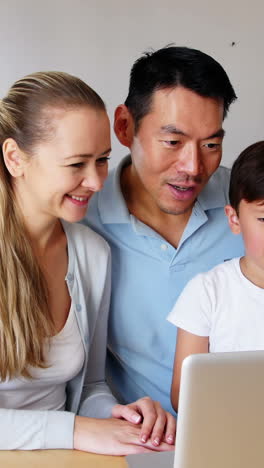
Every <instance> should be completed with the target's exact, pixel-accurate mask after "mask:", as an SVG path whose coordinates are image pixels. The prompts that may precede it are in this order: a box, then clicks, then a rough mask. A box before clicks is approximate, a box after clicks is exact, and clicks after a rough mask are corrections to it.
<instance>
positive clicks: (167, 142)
mask: <svg viewBox="0 0 264 468" xmlns="http://www.w3.org/2000/svg"><path fill="white" fill-rule="evenodd" d="M164 143H165V144H166V145H167V146H177V145H178V144H179V143H180V142H179V140H164Z"/></svg>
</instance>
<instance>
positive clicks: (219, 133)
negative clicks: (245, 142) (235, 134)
mask: <svg viewBox="0 0 264 468" xmlns="http://www.w3.org/2000/svg"><path fill="white" fill-rule="evenodd" d="M224 136H225V130H224V129H223V128H220V129H219V130H217V132H215V133H213V135H210V136H209V137H207V138H205V140H210V139H211V138H224Z"/></svg>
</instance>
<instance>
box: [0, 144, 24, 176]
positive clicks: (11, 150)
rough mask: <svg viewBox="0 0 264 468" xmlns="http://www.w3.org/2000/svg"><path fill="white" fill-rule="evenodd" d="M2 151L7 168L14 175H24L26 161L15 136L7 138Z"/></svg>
mask: <svg viewBox="0 0 264 468" xmlns="http://www.w3.org/2000/svg"><path fill="white" fill-rule="evenodd" d="M2 152H3V157H4V161H5V165H6V168H7V169H8V171H9V172H10V174H11V175H12V176H13V177H20V176H21V175H23V171H24V162H25V159H24V158H23V155H22V151H21V150H20V148H19V147H18V145H17V143H16V141H15V140H14V139H13V138H7V139H6V140H5V141H4V143H3V145H2Z"/></svg>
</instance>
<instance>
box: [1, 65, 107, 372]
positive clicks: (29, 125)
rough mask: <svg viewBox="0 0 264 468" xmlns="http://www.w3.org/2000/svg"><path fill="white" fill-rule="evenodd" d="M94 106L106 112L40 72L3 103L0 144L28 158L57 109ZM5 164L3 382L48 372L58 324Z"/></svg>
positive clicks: (78, 89) (85, 92)
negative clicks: (49, 342) (48, 343)
mask: <svg viewBox="0 0 264 468" xmlns="http://www.w3.org/2000/svg"><path fill="white" fill-rule="evenodd" d="M78 106H89V107H92V108H95V109H98V110H102V111H104V110H105V105H104V102H103V101H102V99H101V98H100V97H99V96H98V94H96V92H95V91H93V90H92V89H91V88H90V87H89V86H88V85H87V84H85V83H84V82H83V81H82V80H80V79H79V78H76V77H74V76H72V75H69V74H67V73H62V72H38V73H33V74H31V75H28V76H26V77H24V78H22V79H21V80H18V81H17V82H16V83H14V85H13V86H12V87H11V88H10V90H9V92H8V94H7V96H6V97H5V98H4V99H3V100H2V101H0V144H1V151H2V145H3V143H4V141H5V140H6V139H7V138H13V139H14V140H15V141H16V143H17V144H18V146H19V148H20V149H21V150H23V151H25V152H26V153H27V154H28V155H30V154H33V152H34V147H35V146H36V145H37V144H39V143H41V142H44V141H47V140H48V139H49V138H50V136H51V134H52V132H53V130H54V128H53V126H54V122H53V120H52V117H51V113H50V112H47V111H48V110H50V109H52V108H69V107H78ZM1 156H2V157H1V158H0V160H1V162H0V379H1V380H6V379H7V378H12V377H15V376H18V375H22V376H25V377H30V372H29V366H33V367H41V368H44V367H46V363H45V359H44V355H43V345H44V340H45V339H46V338H47V337H49V336H51V334H52V333H53V331H54V324H53V320H52V317H51V314H50V312H49V293H48V288H47V285H46V281H45V278H44V276H43V273H42V271H41V268H40V266H39V264H38V262H37V259H36V258H35V255H34V252H33V249H32V247H31V244H30V240H29V238H28V235H27V231H26V228H25V225H24V222H23V218H22V215H21V213H20V209H19V207H18V204H17V202H16V198H15V195H14V191H13V184H12V177H11V175H10V174H9V172H8V170H7V168H6V166H5V163H4V159H3V154H1Z"/></svg>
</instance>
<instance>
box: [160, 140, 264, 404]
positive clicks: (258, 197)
mask: <svg viewBox="0 0 264 468" xmlns="http://www.w3.org/2000/svg"><path fill="white" fill-rule="evenodd" d="M229 198H230V205H227V206H226V207H225V213H226V216H227V217H228V221H229V226H230V228H231V230H232V232H233V233H234V234H239V233H242V236H243V240H244V245H245V256H244V257H241V258H234V259H233V260H229V261H228V262H225V263H222V264H220V265H217V266H216V267H214V268H213V269H212V270H210V271H209V272H207V273H202V274H199V275H197V276H196V277H195V278H193V279H192V280H191V281H190V282H189V283H188V284H187V286H186V287H185V289H184V290H183V292H182V294H181V296H180V298H179V299H178V301H177V303H176V304H175V306H174V308H173V310H172V312H171V313H170V314H169V316H168V320H169V321H170V322H172V323H173V324H174V325H176V326H177V327H179V330H178V340H177V347H176V353H175V361H174V371H173V381H172V387H171V399H172V405H173V407H174V409H175V410H176V411H177V407H178V397H179V386H180V376H181V365H182V361H183V359H184V358H185V357H186V356H188V355H190V354H196V353H208V352H218V351H246V350H261V349H263V350H264V141H260V142H258V143H255V144H253V145H251V146H249V147H248V148H246V149H245V150H244V151H243V152H242V153H241V154H240V156H239V157H238V159H237V160H236V161H235V163H234V165H233V168H232V171H231V179H230V189H229Z"/></svg>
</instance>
